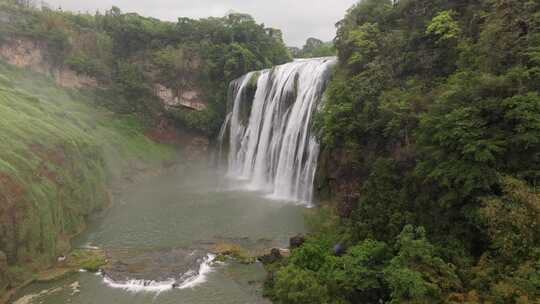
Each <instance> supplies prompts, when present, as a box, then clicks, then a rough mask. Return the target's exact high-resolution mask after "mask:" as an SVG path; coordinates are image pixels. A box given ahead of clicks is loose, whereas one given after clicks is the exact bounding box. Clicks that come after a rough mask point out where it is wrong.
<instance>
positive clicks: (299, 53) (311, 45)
mask: <svg viewBox="0 0 540 304" xmlns="http://www.w3.org/2000/svg"><path fill="white" fill-rule="evenodd" d="M289 50H290V51H291V53H292V56H293V57H294V58H316V57H330V56H336V54H337V50H336V47H335V46H334V43H333V42H323V41H321V40H319V39H317V38H309V39H308V40H307V41H306V44H305V45H304V47H303V48H302V49H299V48H296V47H292V48H289Z"/></svg>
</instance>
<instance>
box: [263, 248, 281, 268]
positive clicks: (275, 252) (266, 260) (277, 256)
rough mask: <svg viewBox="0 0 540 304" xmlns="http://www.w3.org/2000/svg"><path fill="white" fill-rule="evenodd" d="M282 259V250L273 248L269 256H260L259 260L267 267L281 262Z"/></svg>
mask: <svg viewBox="0 0 540 304" xmlns="http://www.w3.org/2000/svg"><path fill="white" fill-rule="evenodd" d="M281 258H282V255H281V250H280V249H278V248H273V249H272V250H270V253H269V254H265V255H263V256H260V257H259V258H258V260H259V261H261V263H263V264H265V265H266V264H273V263H275V262H277V261H279V260H281Z"/></svg>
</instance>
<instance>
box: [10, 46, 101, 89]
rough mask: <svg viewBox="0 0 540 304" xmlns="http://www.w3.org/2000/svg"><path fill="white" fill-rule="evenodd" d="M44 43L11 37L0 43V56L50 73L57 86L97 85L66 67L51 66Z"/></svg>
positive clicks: (24, 66)
mask: <svg viewBox="0 0 540 304" xmlns="http://www.w3.org/2000/svg"><path fill="white" fill-rule="evenodd" d="M46 48H47V46H46V44H45V43H43V42H40V41H37V40H32V39H28V38H23V37H17V38H15V37H12V38H9V39H7V41H5V42H4V43H3V44H1V45H0V58H1V59H3V60H4V61H6V62H7V63H9V64H11V65H15V66H17V67H21V68H28V69H30V70H32V71H34V72H37V73H41V74H50V75H51V76H53V77H54V79H55V81H56V83H57V84H58V85H59V86H62V87H65V88H83V87H97V86H98V81H97V80H96V79H95V78H92V77H90V76H87V75H82V74H77V73H76V72H75V71H73V70H71V69H70V68H68V67H53V66H51V65H50V64H49V63H48V61H47V60H46V58H45V55H44V54H45V50H46Z"/></svg>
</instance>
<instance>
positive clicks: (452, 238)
mask: <svg viewBox="0 0 540 304" xmlns="http://www.w3.org/2000/svg"><path fill="white" fill-rule="evenodd" d="M335 42H336V47H337V49H338V57H339V62H340V63H339V67H338V69H337V71H336V73H335V76H334V79H333V80H332V82H331V83H330V86H329V89H328V90H327V93H326V94H327V96H326V97H327V102H326V104H325V106H324V108H323V110H322V112H321V113H320V114H319V115H318V117H317V123H316V125H317V128H318V130H319V134H320V138H321V140H322V144H323V152H322V155H323V158H325V161H324V163H326V167H325V168H321V172H322V175H321V176H319V184H321V185H323V186H325V184H326V186H325V187H327V188H332V187H333V186H332V185H331V184H330V185H327V184H328V183H329V181H330V179H332V180H336V181H337V185H338V186H339V188H338V187H334V188H333V189H330V190H331V192H333V195H334V200H335V201H336V203H335V204H333V205H332V207H331V208H330V207H326V208H323V209H321V210H320V212H319V214H318V215H316V216H314V217H310V221H311V222H314V223H317V222H318V223H319V224H318V225H316V226H315V229H313V233H312V235H311V236H310V237H309V238H308V241H307V242H306V244H305V245H303V246H302V247H300V248H297V249H293V251H292V255H291V257H290V258H288V259H285V260H283V261H280V262H279V263H278V264H277V265H272V266H270V267H269V269H270V270H271V271H272V273H273V275H272V276H271V279H270V280H269V281H268V282H267V286H266V293H267V295H268V296H270V297H271V298H272V299H273V300H275V301H276V302H277V303H538V301H540V279H539V278H540V262H539V261H540V194H539V193H538V188H537V185H538V178H539V174H540V167H539V166H540V159H539V158H538V157H539V155H540V141H539V139H540V96H539V94H538V90H539V86H538V84H539V83H540V82H539V80H540V79H539V75H540V74H539V71H540V56H539V50H540V4H539V3H538V1H528V0H527V1H521V0H493V1H492V0H476V1H448V0H437V1H431V0H430V1H428V0H407V1H406V0H400V1H390V0H388V1H386V0H364V1H361V2H360V3H358V4H357V5H355V6H354V7H352V8H351V9H350V10H349V11H348V13H347V15H346V17H345V19H344V20H342V21H341V22H340V23H339V28H338V34H337V38H336V40H335ZM325 174H326V176H325ZM330 176H331V178H330ZM326 178H327V179H328V181H327V180H326ZM334 184H335V183H334ZM332 209H334V212H333V213H330V212H329V211H328V210H332ZM336 244H341V245H342V246H343V247H345V248H346V250H345V252H343V254H335V252H334V250H333V248H334V246H335V245H336ZM338 253H339V252H338Z"/></svg>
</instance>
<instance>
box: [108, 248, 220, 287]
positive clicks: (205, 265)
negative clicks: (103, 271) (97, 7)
mask: <svg viewBox="0 0 540 304" xmlns="http://www.w3.org/2000/svg"><path fill="white" fill-rule="evenodd" d="M215 258H216V256H215V255H213V254H208V255H207V256H206V258H204V260H203V261H202V263H201V264H200V265H199V269H198V271H194V270H190V271H188V272H186V273H184V274H183V275H182V276H181V278H180V279H179V280H176V279H174V278H171V279H168V280H165V281H153V280H135V279H133V280H127V281H125V282H115V281H113V280H112V279H111V278H109V277H107V276H105V277H104V278H103V282H104V283H105V284H106V285H107V286H108V287H110V288H115V289H123V290H126V291H129V292H133V293H138V292H151V293H161V292H164V291H169V290H172V289H174V288H176V289H187V288H194V287H196V286H198V285H200V284H203V283H204V282H206V280H207V276H208V274H210V273H211V272H212V266H211V264H212V262H213V261H214V260H215ZM173 285H176V286H174V287H173Z"/></svg>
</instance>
